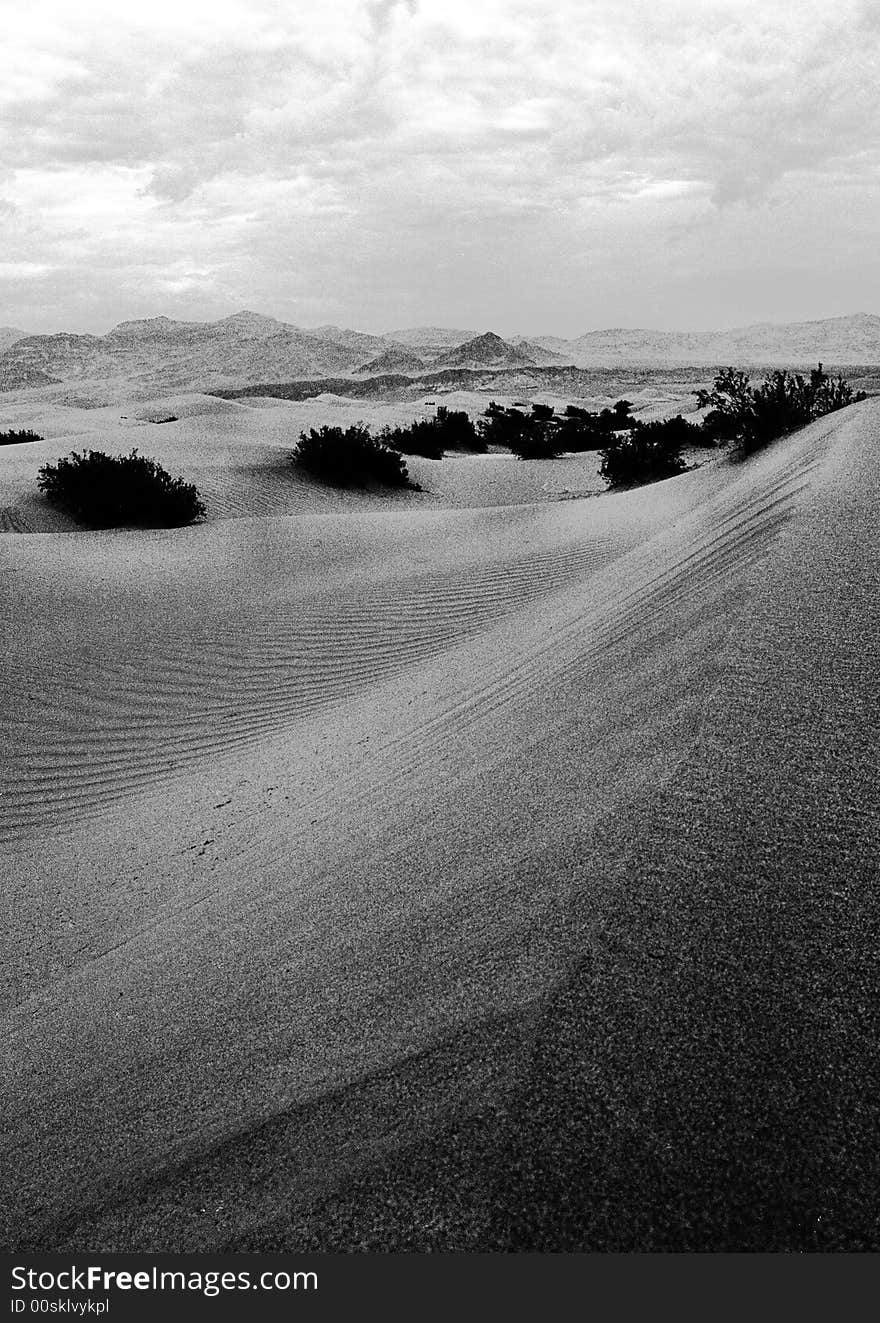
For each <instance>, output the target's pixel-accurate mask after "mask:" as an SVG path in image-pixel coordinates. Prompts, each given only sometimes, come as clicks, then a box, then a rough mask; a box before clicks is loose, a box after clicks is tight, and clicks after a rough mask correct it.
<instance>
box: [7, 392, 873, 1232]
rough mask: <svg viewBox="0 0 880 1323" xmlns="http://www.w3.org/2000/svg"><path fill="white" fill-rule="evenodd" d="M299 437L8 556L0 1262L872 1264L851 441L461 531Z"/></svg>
mask: <svg viewBox="0 0 880 1323" xmlns="http://www.w3.org/2000/svg"><path fill="white" fill-rule="evenodd" d="M139 407H140V406H139ZM293 407H295V408H297V409H300V410H301V409H302V407H303V406H285V407H284V408H277V407H274V406H265V407H259V406H258V407H254V408H250V409H249V410H245V409H244V406H236V408H237V409H238V410H239V412H236V411H235V409H233V411H232V413H230V412H229V410H228V409H227V408H224V409H222V410H219V411H217V412H211V413H200V412H198V411H197V410H195V411H193V412H192V413H190V414H189V415H188V416H187V417H183V416H181V420H180V422H178V423H162V424H158V423H152V424H150V423H144V422H141V423H138V422H135V421H132V423H131V428H130V435H131V437H133V438H134V437H137V438H139V437H140V435H142V434H143V435H145V436H146V435H148V436H149V440H150V445H149V448H148V447H147V446H146V444H145V445H144V446H143V449H144V451H145V453H150V454H154V455H156V456H157V457H160V455H159V453H158V450H157V447H158V445H159V444H161V445H162V446H166V447H168V449H167V450H165V451H163V452H162V454H163V455H170V454H171V453H173V452H175V451H176V452H177V453H179V455H180V458H181V471H183V468H184V465H183V460H184V458H185V461H186V466H187V468H186V471H187V472H188V473H198V474H199V475H200V478H201V480H203V481H204V480H205V479H206V478H209V477H210V474H211V473H212V472H213V474H214V476H215V485H214V487H213V488H210V487H209V492H208V496H209V516H210V519H209V522H208V523H207V524H205V525H203V526H200V527H196V528H192V529H184V530H173V531H153V532H142V533H134V532H126V533H98V534H87V533H81V532H69V531H54V532H53V531H46V532H42V533H39V532H34V533H32V534H30V535H27V536H26V535H22V534H21V533H14V532H10V533H7V534H5V535H4V536H3V537H2V538H0V557H2V559H0V565H2V569H0V591H2V594H3V608H2V610H3V618H4V620H7V621H9V622H10V626H11V627H10V629H9V631H8V634H7V636H6V640H5V660H6V663H7V665H6V672H7V677H8V678H7V681H6V683H5V685H4V696H3V716H2V735H3V745H4V750H5V751H6V769H7V770H6V782H5V784H4V787H3V791H4V795H3V801H2V804H3V807H2V814H0V836H2V840H3V848H4V850H5V853H6V882H5V885H4V888H3V891H2V902H0V903H2V906H3V923H2V931H3V932H4V934H5V937H4V951H3V960H2V970H3V979H4V982H3V993H4V1003H3V1004H4V1008H5V1009H4V1012H3V1026H2V1027H3V1035H2V1039H3V1048H2V1051H3V1069H2V1080H3V1084H2V1089H3V1103H2V1106H3V1115H4V1119H5V1127H4V1135H3V1138H2V1140H0V1166H2V1169H3V1170H4V1172H5V1173H6V1180H5V1184H6V1195H7V1197H6V1202H5V1209H4V1214H3V1222H4V1226H3V1233H4V1239H5V1241H6V1243H9V1244H14V1245H15V1247H16V1248H17V1249H19V1250H25V1249H29V1248H38V1247H41V1248H54V1249H62V1248H63V1249H84V1248H89V1249H94V1250H97V1249H107V1250H123V1249H139V1250H160V1249H178V1250H185V1249H186V1250H190V1249H192V1250H195V1249H206V1248H212V1249H217V1248H228V1249H251V1248H282V1247H284V1248H290V1249H294V1248H299V1249H303V1248H317V1249H340V1248H341V1249H355V1250H357V1249H363V1248H380V1249H388V1248H405V1249H417V1250H419V1249H440V1248H455V1249H517V1250H519V1249H570V1248H582V1247H585V1248H614V1249H669V1248H672V1249H685V1248H698V1249H718V1248H735V1249H754V1248H761V1249H770V1248H781V1249H808V1250H809V1249H826V1248H855V1249H861V1248H866V1247H870V1248H877V1247H878V1244H880V1235H878V1227H877V1219H876V1208H877V1207H878V1206H880V1205H878V1195H880V1190H878V1184H880V1174H878V1167H877V1158H876V1137H877V1134H878V1133H880V1115H878V1113H880V1105H878V1101H877V1091H876V1088H875V1087H874V1081H875V1080H876V1078H877V1065H878V1062H877V1043H878V1035H877V1028H878V1026H877V1023H876V1017H877V1007H876V986H877V980H876V975H877V969H876V959H877V956H876V952H877V942H876V936H877V909H876V899H875V896H874V893H873V886H874V883H875V880H876V876H877V862H878V860H877V853H878V851H877V840H876V822H877V817H878V813H877V810H878V779H877V773H876V748H877V717H876V702H875V693H876V674H877V647H878V645H877V638H878V633H877V621H876V611H877V607H876V602H877V600H878V597H877V589H878V580H880V565H878V553H877V541H876V534H875V529H876V522H875V511H876V508H877V498H878V485H880V483H878V466H877V461H876V436H877V429H878V420H880V410H878V406H877V405H876V404H874V403H873V402H867V403H865V404H862V405H859V406H855V407H853V408H851V409H849V410H847V411H845V412H844V413H842V414H840V415H837V416H835V417H833V418H829V419H826V420H823V421H822V422H820V423H817V424H814V425H813V426H811V427H810V428H808V429H805V430H804V431H803V432H801V433H799V434H797V435H795V436H792V437H790V438H787V439H786V440H784V441H782V442H780V443H778V444H777V445H776V446H774V447H773V448H772V449H770V450H769V451H767V452H766V453H765V454H763V455H760V456H757V457H755V458H753V459H752V460H750V461H749V462H747V463H746V464H744V465H741V466H734V465H731V464H727V463H713V464H708V465H706V466H705V467H703V468H701V469H700V470H698V471H695V472H692V473H688V474H685V475H684V476H682V477H680V478H676V479H673V480H670V481H668V482H665V483H662V484H658V485H656V486H654V487H651V488H647V489H642V490H641V491H637V492H632V493H625V494H621V495H618V496H602V497H590V498H585V499H570V500H567V499H563V500H560V499H556V498H557V497H558V496H559V495H561V494H562V493H561V492H559V491H556V490H551V491H549V492H548V491H545V490H544V489H543V487H542V488H541V490H540V491H538V492H535V490H534V488H533V487H532V488H531V489H530V488H529V483H536V482H540V483H542V484H545V483H547V482H548V481H551V482H552V481H555V480H558V481H560V482H561V481H562V479H561V477H560V478H559V479H550V478H548V476H547V468H548V466H547V465H543V466H541V465H534V466H525V465H522V466H519V467H520V468H521V469H522V470H526V469H528V468H537V469H539V470H540V473H539V475H538V476H537V477H535V478H533V479H532V478H527V476H526V474H525V472H523V475H522V476H521V477H520V476H515V477H514V479H513V480H514V481H515V483H518V484H520V485H519V487H518V488H517V490H516V493H514V494H511V491H510V490H506V489H504V487H503V480H502V482H501V488H502V490H503V494H504V497H505V499H503V500H498V501H496V502H494V503H493V502H490V501H488V500H485V501H484V504H483V505H478V504H476V502H477V500H478V499H479V498H480V496H481V494H482V492H483V491H484V490H488V484H489V477H490V476H494V475H495V474H496V472H497V473H500V472H502V471H503V470H505V469H506V468H512V467H513V466H514V465H516V464H517V462H516V461H509V462H507V464H505V462H504V457H499V456H492V455H490V456H485V457H467V458H461V459H455V460H447V461H443V463H442V464H441V465H439V466H437V468H438V469H439V470H441V471H442V473H443V482H445V483H446V484H447V486H446V488H444V489H443V490H440V489H439V487H438V491H437V492H436V493H434V494H433V495H427V496H420V495H418V494H414V493H413V494H404V495H403V496H401V497H395V498H394V499H393V500H392V501H391V503H390V504H385V503H381V498H379V497H377V496H376V495H375V494H373V495H371V496H363V497H352V496H344V497H342V498H340V497H338V496H336V495H333V494H328V493H327V492H326V490H324V489H321V490H319V489H317V488H316V487H315V486H314V485H311V484H300V486H299V488H297V484H296V483H293V484H292V487H293V488H294V491H293V493H292V494H291V492H290V490H289V486H290V485H291V484H290V482H289V479H288V478H287V476H286V475H283V477H282V472H283V471H279V472H278V473H277V474H274V475H273V476H271V477H268V478H267V477H265V476H263V477H260V478H258V477H257V476H256V474H257V472H258V471H259V470H261V469H262V467H263V466H264V465H265V463H266V460H267V457H269V456H271V454H273V453H274V454H276V455H281V454H283V445H284V443H285V438H287V437H288V433H289V427H290V422H291V417H290V412H289V411H290V409H291V408H293ZM315 407H317V406H315ZM233 416H234V420H235V421H234V425H233V424H232V423H231V422H230V419H231V418H233ZM116 417H117V419H118V411H117V414H116ZM266 420H268V422H267V421H266ZM90 421H91V432H90V433H89V434H90V435H97V434H99V433H100V432H101V430H102V423H101V420H100V419H95V418H92V419H91V420H90ZM325 421H326V418H325ZM308 425H311V424H308ZM116 426H117V424H116V422H114V423H113V428H116ZM187 429H189V430H187ZM106 430H107V431H109V430H110V428H109V424H108V427H107V429H106ZM78 435H79V437H80V438H81V437H82V436H83V435H84V434H83V433H79V434H78ZM67 439H68V438H67V437H65V438H64V442H65V448H66V449H69V448H70V446H69V445H67V444H66V442H67ZM56 441H57V442H58V444H60V438H51V439H49V440H47V441H46V442H42V443H39V445H40V446H41V447H45V448H46V451H47V453H52V451H51V447H52V446H54V445H56ZM184 442H185V443H184ZM120 445H121V448H123V449H127V448H129V445H128V435H126V437H125V438H124V439H121V440H120ZM199 445H200V446H201V449H199ZM11 449H14V450H15V451H16V452H18V453H17V454H16V455H14V456H12V459H11V463H10V465H9V468H8V475H7V470H6V468H5V466H4V469H3V471H4V478H3V482H4V483H7V484H9V485H8V486H7V487H6V488H4V490H5V491H6V492H7V493H8V495H7V496H4V498H3V500H2V501H0V504H5V505H7V507H9V508H12V509H15V510H18V511H21V510H22V508H23V507H22V501H23V499H24V497H23V495H22V487H21V485H18V486H17V485H16V484H22V483H24V481H25V478H26V476H27V466H28V465H31V466H33V465H34V464H35V463H36V462H37V460H36V458H35V457H34V456H31V455H29V456H28V457H23V454H22V452H24V450H25V449H26V448H25V447H15V448H11ZM31 449H36V448H35V447H33V448H31ZM3 458H4V459H5V456H4V457H3ZM585 460H586V457H581V458H580V459H579V460H578V461H577V462H578V463H583V462H584V461H585ZM40 462H42V461H40ZM567 462H568V461H560V464H562V465H564V464H565V463H567ZM586 462H588V463H592V462H594V461H592V460H587V461H586ZM424 463H425V464H428V463H429V462H428V461H424ZM493 466H494V467H493ZM550 467H551V468H552V469H553V470H556V465H555V464H554V465H553V466H550ZM513 472H514V475H516V474H517V469H515V468H514V469H513ZM559 472H560V473H561V470H559ZM583 472H584V470H583V469H582V470H581V473H582V474H583ZM542 475H543V476H542ZM285 483H287V484H288V488H285ZM261 484H263V485H262V486H261ZM481 484H485V486H483V485H481ZM269 490H271V492H272V493H273V495H272V496H271V499H270V497H269V495H267V492H268V491H269ZM497 490H498V488H497V486H496V491H497ZM530 491H531V495H529V492H530ZM255 493H257V494H256V495H255ZM276 500H277V502H278V503H279V504H278V505H276V504H274V502H275V501H276ZM283 500H288V501H290V502H291V503H290V504H289V505H287V506H284V507H283V508H282V507H281V505H280V503H281V502H282V501H283ZM444 501H445V502H446V504H445V506H444V504H443V502H444ZM224 502H225V504H224ZM254 502H259V503H260V504H259V505H257V506H255V505H253V504H252V503H254ZM322 502H326V503H322ZM377 502H379V503H377ZM297 503H299V504H297ZM212 507H213V508H212Z"/></svg>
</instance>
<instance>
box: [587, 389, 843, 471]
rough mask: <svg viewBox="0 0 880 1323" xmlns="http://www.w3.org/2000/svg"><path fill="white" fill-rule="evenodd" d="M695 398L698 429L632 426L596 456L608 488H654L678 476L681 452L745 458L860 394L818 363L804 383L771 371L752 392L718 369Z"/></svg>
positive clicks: (668, 423) (676, 422)
mask: <svg viewBox="0 0 880 1323" xmlns="http://www.w3.org/2000/svg"><path fill="white" fill-rule="evenodd" d="M695 394H696V397H697V405H698V406H699V408H701V409H708V410H709V412H708V413H707V414H706V415H705V417H704V418H703V421H702V423H700V424H699V425H697V424H695V423H689V422H687V421H686V419H684V418H682V417H681V416H679V417H677V418H668V419H666V420H664V421H663V422H654V423H637V424H636V425H635V427H634V428H633V429H632V431H630V432H629V434H628V435H626V436H625V437H620V436H618V437H616V438H615V439H614V441H613V442H612V443H611V444H610V445H609V446H608V447H607V448H606V449H604V450H603V451H602V466H601V469H600V473H601V474H602V476H603V477H604V478H605V479H606V481H607V482H608V485H609V487H623V486H630V485H632V484H634V483H643V482H656V481H657V480H658V479H660V478H670V477H673V476H674V475H675V474H676V473H681V472H683V471H684V469H685V467H686V466H685V463H684V461H683V460H682V458H681V452H682V449H683V448H684V446H701V445H708V446H712V445H716V444H718V443H719V442H722V441H735V442H738V443H739V448H740V451H741V453H742V454H751V453H752V452H753V451H755V450H758V449H760V448H761V447H762V446H765V445H767V444H768V443H769V442H770V441H773V440H774V439H775V438H776V437H779V436H784V435H785V434H786V433H787V432H793V431H794V430H795V429H796V428H798V427H805V426H806V424H807V423H810V422H813V420H814V419H816V418H821V417H822V416H823V415H824V414H826V413H831V412H833V411H834V410H835V409H843V408H845V407H846V405H848V404H854V403H856V402H857V401H858V400H863V399H865V393H864V391H858V392H856V391H853V389H852V387H851V386H850V385H849V383H848V382H847V381H845V380H844V378H843V377H837V378H836V379H832V378H830V377H828V376H827V375H826V373H825V372H823V371H822V364H821V363H820V364H819V366H818V367H817V368H814V369H813V371H812V372H811V373H810V375H809V378H807V377H804V376H802V375H801V374H800V373H799V372H789V371H787V370H785V369H781V368H780V369H776V370H775V371H773V372H771V373H769V374H768V376H766V377H765V378H764V380H763V382H761V384H760V385H759V386H752V384H751V381H750V379H749V376H748V373H746V372H740V371H737V369H736V368H723V369H722V370H721V371H720V372H718V373H717V374H716V377H715V380H714V382H713V385H712V389H711V390H699V391H695Z"/></svg>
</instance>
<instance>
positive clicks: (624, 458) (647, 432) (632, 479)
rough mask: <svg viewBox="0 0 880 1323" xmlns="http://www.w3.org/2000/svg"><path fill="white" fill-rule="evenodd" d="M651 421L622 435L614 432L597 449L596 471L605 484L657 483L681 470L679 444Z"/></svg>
mask: <svg viewBox="0 0 880 1323" xmlns="http://www.w3.org/2000/svg"><path fill="white" fill-rule="evenodd" d="M654 428H655V424H653V423H646V424H644V425H643V426H641V427H639V428H637V429H635V430H634V431H631V432H629V433H628V434H627V435H625V436H621V435H618V436H616V437H615V438H614V439H613V440H612V441H610V442H609V443H608V445H607V446H606V448H605V449H604V450H602V451H601V457H602V463H601V466H600V468H599V473H600V474H601V476H602V477H603V478H604V479H605V481H606V482H607V483H608V486H609V487H631V486H635V485H637V484H641V483H646V482H659V481H660V480H661V479H662V478H673V477H675V476H676V474H678V473H684V471H685V469H686V468H687V465H686V464H685V462H684V460H683V459H682V457H681V445H680V443H679V442H678V441H676V440H675V438H674V436H672V437H670V436H669V435H668V434H667V433H665V432H663V431H662V430H659V431H658V430H653V429H654Z"/></svg>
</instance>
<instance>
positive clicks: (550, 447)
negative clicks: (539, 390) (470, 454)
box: [479, 400, 636, 459]
mask: <svg viewBox="0 0 880 1323" xmlns="http://www.w3.org/2000/svg"><path fill="white" fill-rule="evenodd" d="M524 408H525V406H514V407H513V408H504V407H502V406H501V405H499V404H496V403H495V401H494V400H493V401H492V402H491V403H490V405H489V408H488V409H487V410H486V412H485V414H484V415H483V418H482V419H481V420H480V423H479V428H480V431H481V434H482V436H483V439H484V440H485V441H486V442H487V443H488V444H490V445H501V446H506V447H507V449H508V450H512V451H513V453H514V454H515V455H517V456H518V457H519V458H520V459H555V458H556V456H558V455H561V454H562V453H563V452H566V451H567V452H580V451H585V450H599V449H601V448H602V446H604V445H606V444H607V442H608V438H609V436H611V435H613V434H614V433H615V432H618V431H621V430H627V429H629V428H632V427H635V425H636V423H635V419H633V418H632V417H631V414H630V410H631V409H632V405H631V404H630V402H629V400H618V402H617V403H616V404H615V405H614V408H613V409H602V410H601V411H600V412H599V413H592V412H590V410H589V409H581V408H579V407H578V406H576V405H574V404H569V405H568V406H567V407H566V409H565V412H564V413H563V414H562V415H559V414H557V413H556V411H555V409H554V408H553V406H552V405H549V404H533V405H532V407H531V413H525V412H524V411H523V410H524Z"/></svg>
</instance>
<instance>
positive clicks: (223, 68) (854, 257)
mask: <svg viewBox="0 0 880 1323" xmlns="http://www.w3.org/2000/svg"><path fill="white" fill-rule="evenodd" d="M0 8H2V16H3V40H2V43H0V225H2V233H3V244H2V249H0V324H5V325H16V326H20V327H23V328H24V329H26V330H56V329H61V328H63V329H69V330H80V331H82V330H90V331H104V330H107V329H108V328H109V327H110V326H112V325H113V324H115V323H116V322H118V321H120V320H122V319H124V318H129V317H141V316H153V315H156V314H158V313H165V314H167V315H169V316H175V317H181V318H192V319H202V318H213V317H219V316H225V315H227V314H229V313H231V312H234V311H237V310H239V309H241V308H251V309H254V310H256V311H260V312H266V313H270V314H272V315H274V316H277V317H281V318H283V319H284V320H287V321H292V322H294V323H296V324H298V325H303V326H312V325H318V324H321V323H324V322H338V323H342V324H344V325H348V326H354V327H358V328H360V329H364V330H372V331H382V330H390V329H395V328H398V327H402V326H407V325H415V324H422V323H432V324H444V325H450V326H462V327H468V328H469V327H474V328H477V329H485V328H487V327H489V326H491V327H493V328H494V329H496V330H498V331H500V332H502V333H507V334H511V333H514V332H517V331H522V332H532V333H540V332H544V333H547V332H555V333H558V334H564V335H575V334H579V333H581V332H583V331H585V330H588V329H592V328H595V327H602V326H615V325H623V326H656V327H663V328H682V329H683V328H695V329H703V328H710V327H723V326H733V325H741V324H743V323H747V322H752V321H759V320H774V321H785V320H792V319H808V318H813V317H823V316H833V315H838V314H843V313H847V312H856V311H867V312H880V251H878V243H877V237H878V228H880V227H878V220H880V96H878V86H880V69H878V49H880V4H878V3H876V0H834V3H830V0H822V2H821V3H820V2H819V0H172V2H169V0H149V2H148V3H143V4H138V5H134V4H128V3H121V2H120V0H77V3H75V4H74V3H72V2H71V0H27V3H22V2H21V0H0Z"/></svg>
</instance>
